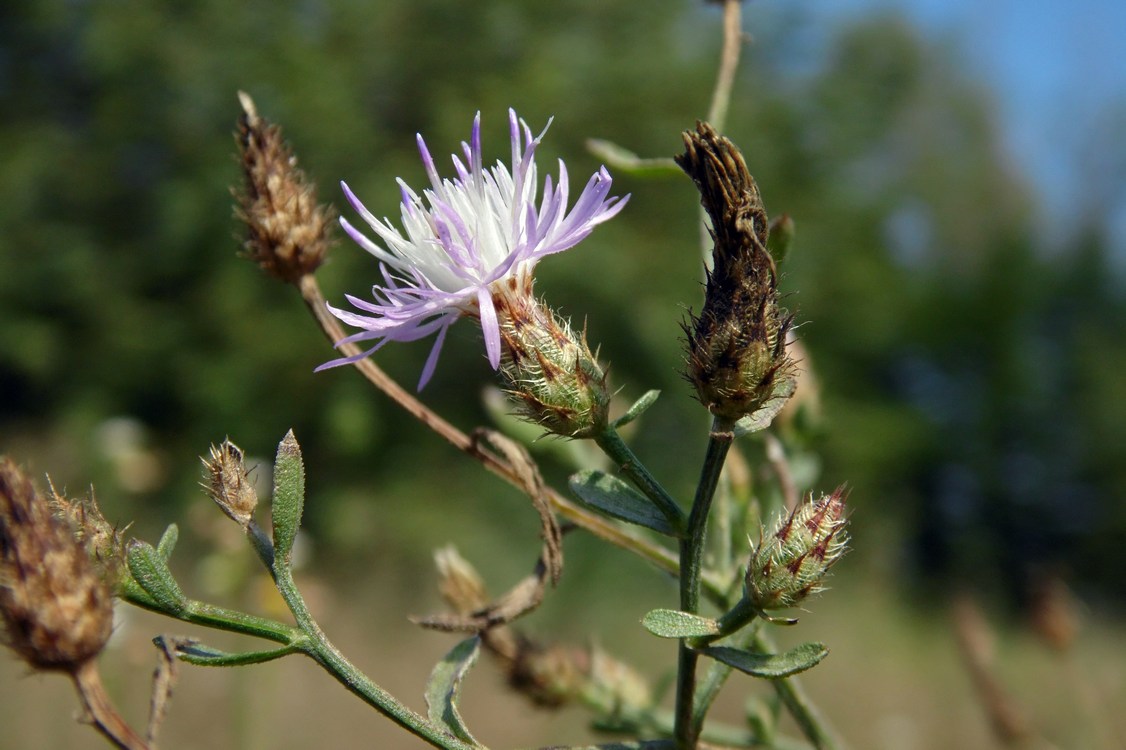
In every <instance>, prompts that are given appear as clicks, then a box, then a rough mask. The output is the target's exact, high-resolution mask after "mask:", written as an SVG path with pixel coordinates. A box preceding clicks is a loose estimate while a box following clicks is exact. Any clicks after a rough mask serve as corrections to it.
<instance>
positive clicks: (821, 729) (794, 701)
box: [752, 631, 845, 750]
mask: <svg viewBox="0 0 1126 750" xmlns="http://www.w3.org/2000/svg"><path fill="white" fill-rule="evenodd" d="M752 646H753V648H755V649H756V650H758V651H764V652H773V651H774V648H775V647H774V643H773V642H772V641H771V639H770V638H769V636H767V635H766V634H765V633H763V632H762V631H757V632H756V633H755V637H754V641H753V642H752ZM771 682H772V683H773V684H774V691H775V692H776V693H778V697H779V698H781V700H782V704H783V705H784V706H785V707H786V710H787V711H789V712H790V716H792V717H793V718H794V721H795V722H796V723H797V725H798V728H799V729H801V732H802V734H804V735H805V738H806V739H807V740H809V742H810V743H811V744H812V745H813V746H814V747H815V748H817V750H843V748H844V747H845V746H844V743H842V742H841V741H840V740H839V739H838V738H837V736H836V733H835V732H834V731H833V729H832V727H831V726H830V725H829V722H828V720H827V719H825V717H824V716H822V715H821V712H820V711H819V710H818V709H817V707H816V706H814V705H813V703H812V702H811V701H810V700H809V697H808V696H807V695H806V694H805V691H804V690H803V689H802V687H801V683H800V682H798V679H797V678H796V677H784V678H782V679H778V680H771Z"/></svg>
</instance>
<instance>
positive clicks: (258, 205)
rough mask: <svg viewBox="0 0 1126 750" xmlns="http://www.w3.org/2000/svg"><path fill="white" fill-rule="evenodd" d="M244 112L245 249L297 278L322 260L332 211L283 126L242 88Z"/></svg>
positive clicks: (280, 274)
mask: <svg viewBox="0 0 1126 750" xmlns="http://www.w3.org/2000/svg"><path fill="white" fill-rule="evenodd" d="M239 102H240V103H241V104H242V108H243V114H242V116H241V117H239V121H238V132H237V133H236V136H235V137H236V139H237V140H238V145H239V156H240V157H241V159H242V169H243V173H244V175H245V176H246V182H245V186H244V189H243V190H242V191H241V192H239V193H238V194H237V198H238V205H237V206H236V207H235V215H236V216H237V217H238V218H239V219H240V220H241V221H242V222H243V223H245V224H246V226H247V228H248V229H249V233H248V236H247V239H246V243H245V245H244V247H245V249H246V254H247V256H249V257H250V258H251V259H252V260H254V261H255V262H256V263H258V265H260V266H261V267H262V270H264V271H266V272H267V273H269V274H270V275H271V276H274V277H276V278H279V279H281V280H282V281H287V282H290V283H296V282H297V281H298V280H300V279H301V277H302V276H305V275H306V274H311V273H312V272H313V271H315V270H317V267H318V266H320V265H321V263H322V262H323V261H324V257H325V253H326V252H328V247H329V244H330V242H329V224H330V223H331V222H332V219H333V213H332V210H331V209H330V208H328V207H327V206H319V205H317V190H316V187H315V186H314V185H313V183H312V182H310V181H309V179H308V178H307V177H306V176H305V174H304V172H302V171H301V170H300V169H298V168H297V157H295V156H294V155H293V152H292V150H291V149H290V148H289V146H288V145H287V144H286V143H285V141H284V139H283V138H282V133H281V128H279V127H278V126H277V125H272V124H271V123H269V122H267V121H266V120H264V119H263V118H261V117H259V115H258V111H257V110H256V109H255V107H254V102H253V100H251V98H250V97H249V96H247V95H246V94H244V93H242V92H241V91H240V92H239Z"/></svg>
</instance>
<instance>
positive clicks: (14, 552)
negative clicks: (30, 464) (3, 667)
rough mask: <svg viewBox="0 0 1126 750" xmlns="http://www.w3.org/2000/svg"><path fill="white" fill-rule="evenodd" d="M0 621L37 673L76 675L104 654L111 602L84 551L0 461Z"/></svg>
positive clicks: (11, 642) (42, 501)
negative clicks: (40, 671) (1, 617)
mask: <svg viewBox="0 0 1126 750" xmlns="http://www.w3.org/2000/svg"><path fill="white" fill-rule="evenodd" d="M0 615H2V616H3V622H4V628H5V635H6V639H7V645H8V646H9V647H10V648H12V650H13V651H15V652H16V653H17V654H19V655H20V656H21V657H22V658H23V659H24V661H26V662H27V663H28V664H30V665H31V666H32V667H34V668H36V669H59V670H65V671H68V672H72V673H73V672H76V671H77V670H78V668H79V667H81V666H82V665H83V664H85V663H86V662H88V661H89V660H90V659H92V658H93V657H95V656H96V655H97V654H98V653H99V652H101V650H102V649H103V648H104V647H105V645H106V641H108V640H109V636H110V632H111V629H112V626H113V605H112V596H111V594H110V590H109V587H108V585H107V584H106V582H105V580H104V578H103V576H102V575H100V574H99V572H98V570H97V569H96V567H95V565H94V563H93V561H92V560H91V559H90V555H89V554H88V553H87V550H86V548H85V546H84V545H83V544H82V543H81V542H79V541H78V540H77V539H76V538H75V535H74V533H73V531H72V530H71V528H70V527H69V526H68V525H67V523H66V522H65V521H64V520H63V519H62V518H60V517H58V516H56V515H54V514H53V513H52V512H51V508H50V506H49V504H48V503H47V501H46V500H45V499H44V498H43V497H42V496H41V495H39V493H38V492H37V491H36V490H35V487H34V486H33V485H32V483H31V480H29V479H28V478H27V476H26V475H25V474H24V473H23V472H22V471H20V470H19V468H18V467H17V466H16V465H15V464H14V463H12V462H11V461H10V460H9V459H7V458H0Z"/></svg>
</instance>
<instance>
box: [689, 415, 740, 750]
mask: <svg viewBox="0 0 1126 750" xmlns="http://www.w3.org/2000/svg"><path fill="white" fill-rule="evenodd" d="M733 426H734V423H733V422H732V421H730V420H726V419H722V418H720V417H716V418H715V419H714V420H713V421H712V431H711V433H710V434H709V436H708V451H707V454H706V455H705V456H704V465H703V468H702V469H701V470H700V483H699V484H698V485H697V486H696V497H695V499H694V500H693V501H692V511H691V513H690V514H689V516H688V529H687V532H686V533H685V535H684V537H682V538H681V540H680V609H681V611H682V612H690V613H693V614H695V613H696V612H697V610H699V608H700V575H701V571H702V569H703V563H704V543H705V538H706V535H707V528H708V511H709V510H710V509H711V505H712V498H713V497H714V496H715V489H716V485H717V484H718V483H719V475H720V472H721V471H722V470H723V462H724V460H725V459H726V458H727V451H728V450H729V449H730V448H731V442H732V441H733V440H734V439H735V435H734V433H733V432H732V431H731V430H732V428H733ZM698 660H699V654H698V653H696V652H695V651H693V650H692V649H691V648H689V647H688V643H687V642H686V641H684V640H682V641H681V642H680V645H679V649H678V657H677V679H676V741H677V744H678V745H679V746H680V747H681V749H682V750H692V749H693V748H695V747H696V739H697V722H696V721H695V720H694V719H693V710H692V709H693V705H694V704H695V692H696V663H697V661H698Z"/></svg>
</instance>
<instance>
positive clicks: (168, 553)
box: [156, 523, 180, 561]
mask: <svg viewBox="0 0 1126 750" xmlns="http://www.w3.org/2000/svg"><path fill="white" fill-rule="evenodd" d="M179 538H180V527H179V526H177V525H176V524H174V523H170V524H168V528H167V529H165V530H164V533H163V534H161V535H160V541H159V542H157V543H156V551H157V552H159V553H160V556H161V557H163V558H164V559H165V560H166V561H167V560H170V559H172V550H174V549H176V540H177V539H179Z"/></svg>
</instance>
